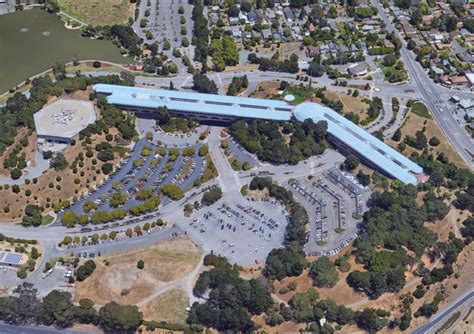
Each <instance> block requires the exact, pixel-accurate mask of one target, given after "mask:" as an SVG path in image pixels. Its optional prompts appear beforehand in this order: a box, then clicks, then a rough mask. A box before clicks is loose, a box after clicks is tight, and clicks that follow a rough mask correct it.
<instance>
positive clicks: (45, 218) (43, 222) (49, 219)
mask: <svg viewBox="0 0 474 334" xmlns="http://www.w3.org/2000/svg"><path fill="white" fill-rule="evenodd" d="M53 220H54V218H53V217H52V216H50V215H46V216H43V219H42V220H41V225H42V226H46V225H49V224H51V223H52V222H53Z"/></svg>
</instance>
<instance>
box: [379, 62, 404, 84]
mask: <svg viewBox="0 0 474 334" xmlns="http://www.w3.org/2000/svg"><path fill="white" fill-rule="evenodd" d="M378 64H379V66H380V68H381V69H382V72H383V74H384V77H385V81H388V82H390V83H397V82H403V81H405V80H407V79H408V74H407V71H406V70H405V67H404V66H403V63H402V62H401V61H400V60H399V61H398V62H397V64H400V65H401V69H400V70H399V69H397V68H396V66H397V64H396V65H394V66H384V64H383V61H379V62H378Z"/></svg>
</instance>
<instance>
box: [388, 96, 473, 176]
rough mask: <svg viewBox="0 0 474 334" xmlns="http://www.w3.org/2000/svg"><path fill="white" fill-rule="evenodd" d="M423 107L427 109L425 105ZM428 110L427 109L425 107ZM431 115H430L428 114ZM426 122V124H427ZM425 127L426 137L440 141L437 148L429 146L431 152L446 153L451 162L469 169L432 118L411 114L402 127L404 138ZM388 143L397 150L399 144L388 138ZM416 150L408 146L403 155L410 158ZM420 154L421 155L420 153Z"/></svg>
mask: <svg viewBox="0 0 474 334" xmlns="http://www.w3.org/2000/svg"><path fill="white" fill-rule="evenodd" d="M423 107H425V106H424V105H423ZM425 108H426V107H425ZM428 115H429V114H428ZM425 122H426V124H425ZM423 127H426V130H425V136H426V138H427V139H428V140H429V139H430V138H431V137H437V138H438V139H439V140H440V142H441V143H440V144H439V145H438V146H436V147H431V146H429V150H430V152H432V153H434V155H435V156H436V155H437V154H438V153H439V152H444V154H446V156H447V157H448V158H449V160H450V161H451V162H453V163H455V164H456V165H457V166H458V167H462V168H467V166H466V162H465V161H464V160H463V159H462V158H461V157H460V156H459V154H458V153H457V152H456V150H455V149H454V148H453V147H452V146H451V144H450V143H449V141H448V140H447V139H446V137H445V136H444V133H443V132H442V131H441V129H440V127H439V126H438V123H436V122H435V121H434V120H433V119H432V118H430V119H426V118H424V117H422V116H419V115H417V114H416V113H410V114H409V116H408V117H407V120H406V121H405V123H404V125H403V127H402V129H401V130H402V138H404V137H405V135H407V134H409V135H411V136H415V133H416V131H418V130H421V129H422V128H423ZM386 142H387V143H388V144H389V145H391V146H392V147H394V148H396V147H397V145H398V143H397V142H395V141H393V140H392V139H391V138H387V139H386ZM414 151H416V149H414V148H412V147H410V146H407V148H406V149H405V150H404V151H403V154H404V155H406V156H410V155H411V153H412V152H414ZM418 153H421V152H419V151H418Z"/></svg>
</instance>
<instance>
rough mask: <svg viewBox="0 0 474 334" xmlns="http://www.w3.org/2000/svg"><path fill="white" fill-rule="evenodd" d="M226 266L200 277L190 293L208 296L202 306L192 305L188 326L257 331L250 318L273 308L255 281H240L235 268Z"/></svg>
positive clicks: (265, 293) (204, 273) (263, 288)
mask: <svg viewBox="0 0 474 334" xmlns="http://www.w3.org/2000/svg"><path fill="white" fill-rule="evenodd" d="M229 266H230V265H229ZM229 266H220V267H216V268H213V269H211V270H209V271H205V272H203V273H201V274H200V275H199V278H198V280H197V282H196V285H195V287H194V290H193V293H194V294H195V295H196V296H198V297H202V296H203V295H204V294H207V293H208V295H209V297H208V298H207V299H206V302H205V303H203V304H199V303H197V302H196V303H194V304H193V305H192V307H191V311H190V312H189V316H188V319H187V322H188V323H189V324H201V325H203V326H206V327H213V328H215V329H217V330H219V331H239V332H244V333H248V332H251V331H253V330H254V329H255V328H256V327H255V324H254V323H253V321H252V320H251V317H252V316H253V315H259V314H261V313H263V312H265V311H266V310H267V309H268V308H270V307H271V306H272V305H273V302H272V299H271V297H270V293H269V292H268V290H267V288H266V287H264V286H263V285H262V284H261V283H259V282H258V281H257V280H255V279H251V280H244V279H242V278H240V277H239V270H238V268H237V267H234V268H229Z"/></svg>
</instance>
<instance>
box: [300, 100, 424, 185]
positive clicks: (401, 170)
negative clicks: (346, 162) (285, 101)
mask: <svg viewBox="0 0 474 334" xmlns="http://www.w3.org/2000/svg"><path fill="white" fill-rule="evenodd" d="M294 116H295V118H296V119H297V120H300V121H304V120H305V119H308V118H310V119H312V120H313V121H314V122H317V121H321V120H324V121H326V122H327V123H328V132H329V133H330V134H332V135H333V136H334V137H336V138H337V139H338V140H340V141H342V142H343V143H344V144H345V145H347V146H349V147H350V148H351V149H353V150H354V151H356V152H358V153H359V154H361V155H362V156H364V157H365V158H366V159H367V160H369V161H371V162H372V163H373V164H374V165H376V166H378V167H379V168H381V169H382V170H384V171H386V172H387V173H389V174H390V175H392V176H393V177H396V178H397V179H399V180H400V181H402V182H404V183H411V184H416V182H417V179H416V177H415V176H414V175H413V174H412V173H417V174H419V173H422V172H423V169H422V168H421V167H420V166H418V165H417V164H416V163H414V162H413V161H411V160H410V159H408V158H407V157H405V156H404V155H402V154H400V153H399V152H397V151H395V150H394V149H393V148H391V147H390V146H388V145H387V144H385V143H383V142H382V141H380V140H379V139H378V138H376V137H374V136H372V135H371V134H370V133H368V132H367V131H365V130H364V129H362V128H360V127H358V126H357V125H356V124H354V123H353V122H351V121H350V120H348V119H347V118H345V117H344V116H342V115H340V114H338V113H337V112H335V111H334V110H332V109H330V108H328V107H324V106H322V105H320V104H317V103H312V102H304V103H301V104H299V105H297V106H296V107H295V109H294Z"/></svg>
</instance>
